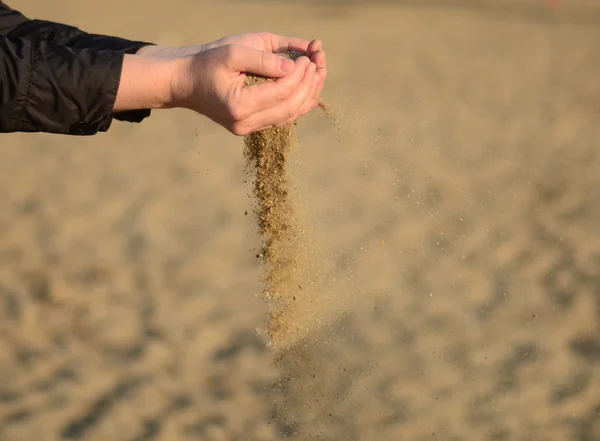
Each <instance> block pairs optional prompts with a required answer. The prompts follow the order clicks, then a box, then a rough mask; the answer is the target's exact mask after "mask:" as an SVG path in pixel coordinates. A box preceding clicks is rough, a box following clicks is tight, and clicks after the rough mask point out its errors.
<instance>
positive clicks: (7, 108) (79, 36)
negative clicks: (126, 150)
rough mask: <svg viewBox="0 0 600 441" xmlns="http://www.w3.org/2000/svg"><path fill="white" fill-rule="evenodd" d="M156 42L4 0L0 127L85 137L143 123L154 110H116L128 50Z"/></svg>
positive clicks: (0, 27)
mask: <svg viewBox="0 0 600 441" xmlns="http://www.w3.org/2000/svg"><path fill="white" fill-rule="evenodd" d="M151 44H152V43H147V42H141V41H130V40H126V39H123V38H118V37H111V36H106V35H98V34H89V33H86V32H83V31H81V30H80V29H78V28H76V27H74V26H68V25H64V24H60V23H54V22H51V21H45V20H30V19H28V18H27V17H25V16H24V15H22V14H20V13H19V12H16V11H14V10H12V9H11V8H9V7H8V6H7V5H6V4H5V3H3V2H2V1H0V132H3V133H9V132H49V133H60V134H69V135H80V136H83V135H93V134H96V133H97V132H106V131H107V130H108V129H109V128H110V126H111V123H112V120H113V119H117V120H120V121H128V122H136V123H139V122H141V121H142V120H144V119H145V118H147V117H148V116H150V110H149V109H140V110H133V111H128V112H119V113H113V112H112V109H113V106H114V102H115V99H116V94H117V90H118V87H119V82H120V78H121V70H122V68H123V58H124V55H125V54H135V53H136V52H137V51H138V50H139V49H140V48H142V47H144V46H147V45H151Z"/></svg>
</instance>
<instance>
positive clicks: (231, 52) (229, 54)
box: [222, 44, 238, 63]
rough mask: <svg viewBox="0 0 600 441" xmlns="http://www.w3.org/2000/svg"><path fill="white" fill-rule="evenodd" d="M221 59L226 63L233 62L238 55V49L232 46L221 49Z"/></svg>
mask: <svg viewBox="0 0 600 441" xmlns="http://www.w3.org/2000/svg"><path fill="white" fill-rule="evenodd" d="M222 51H223V57H224V58H225V61H226V62H228V63H231V62H233V61H234V60H235V59H236V57H237V55H238V48H237V46H235V45H233V44H228V45H226V46H223V47H222Z"/></svg>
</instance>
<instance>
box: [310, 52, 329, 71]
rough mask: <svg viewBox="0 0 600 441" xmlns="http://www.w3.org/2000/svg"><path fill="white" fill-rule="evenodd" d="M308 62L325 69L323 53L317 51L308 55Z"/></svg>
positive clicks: (325, 63) (325, 60)
mask: <svg viewBox="0 0 600 441" xmlns="http://www.w3.org/2000/svg"><path fill="white" fill-rule="evenodd" d="M308 56H309V58H310V61H312V62H313V63H315V64H316V65H317V67H327V56H326V55H325V51H323V50H318V51H317V52H315V53H313V54H310V55H308Z"/></svg>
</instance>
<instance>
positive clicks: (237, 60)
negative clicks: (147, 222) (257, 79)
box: [225, 45, 296, 78]
mask: <svg viewBox="0 0 600 441" xmlns="http://www.w3.org/2000/svg"><path fill="white" fill-rule="evenodd" d="M225 48H226V50H227V56H228V67H229V68H231V69H234V70H235V71H236V72H249V73H253V74H255V75H262V76H264V77H269V78H281V77H284V76H286V75H289V74H290V72H293V71H294V69H295V67H296V65H295V63H294V62H293V61H292V60H289V59H287V58H285V57H282V56H281V55H276V54H273V53H271V52H265V51H261V50H257V49H252V48H249V47H246V46H238V45H231V46H226V47H225Z"/></svg>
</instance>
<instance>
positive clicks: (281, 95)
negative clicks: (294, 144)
mask: <svg viewBox="0 0 600 441" xmlns="http://www.w3.org/2000/svg"><path fill="white" fill-rule="evenodd" d="M230 38H232V37H230ZM222 43H223V44H220V45H218V44H214V45H213V46H211V47H207V48H205V49H204V50H202V51H200V52H199V53H197V54H195V55H193V56H191V57H185V58H184V59H183V60H184V61H183V63H182V64H181V66H180V68H179V69H178V72H177V74H176V75H175V77H174V78H175V79H174V84H173V87H172V96H173V104H174V105H176V106H178V107H185V108H189V109H192V110H195V111H197V112H199V113H201V114H203V115H205V116H206V117H208V118H210V119H211V120H213V121H215V122H216V123H218V124H220V125H221V126H223V127H225V128H226V129H227V130H229V131H230V132H231V133H233V134H235V135H239V136H244V135H247V134H249V133H252V132H255V131H257V130H262V129H266V128H269V127H274V126H281V125H285V124H289V123H290V122H292V121H294V120H295V119H297V118H299V117H300V116H302V115H304V114H305V113H307V112H309V111H310V110H311V109H312V108H314V107H315V106H316V105H317V100H316V98H315V96H316V95H317V93H318V88H319V84H320V81H321V76H320V75H319V74H318V73H317V70H318V68H317V65H316V63H314V62H312V61H311V60H310V59H309V58H308V57H305V56H302V57H300V58H298V59H297V60H296V62H293V61H291V60H288V59H287V58H284V57H282V56H280V55H277V54H275V53H273V46H271V47H270V48H271V50H265V46H262V47H250V46H248V45H242V44H231V43H229V44H225V43H224V42H222ZM255 43H258V40H257V41H256V42H255ZM258 44H260V43H258ZM265 44H268V43H265ZM311 44H313V43H309V44H308V45H311ZM308 45H307V49H308ZM314 46H316V47H317V48H318V47H319V46H318V45H315V44H313V49H314ZM288 48H289V46H288ZM291 49H292V50H302V48H301V47H292V48H291ZM285 50H288V49H287V48H286V49H285ZM317 53H318V50H317V51H316V52H315V53H313V54H312V55H313V56H315V55H316V54H317ZM319 57H320V58H321V60H320V61H321V62H323V60H322V58H323V57H322V56H317V60H318V59H319ZM311 58H312V57H311ZM245 72H251V73H253V74H256V75H261V76H265V77H270V78H275V79H276V80H275V81H265V82H262V83H259V84H254V85H246V83H245V80H246V75H245Z"/></svg>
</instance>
